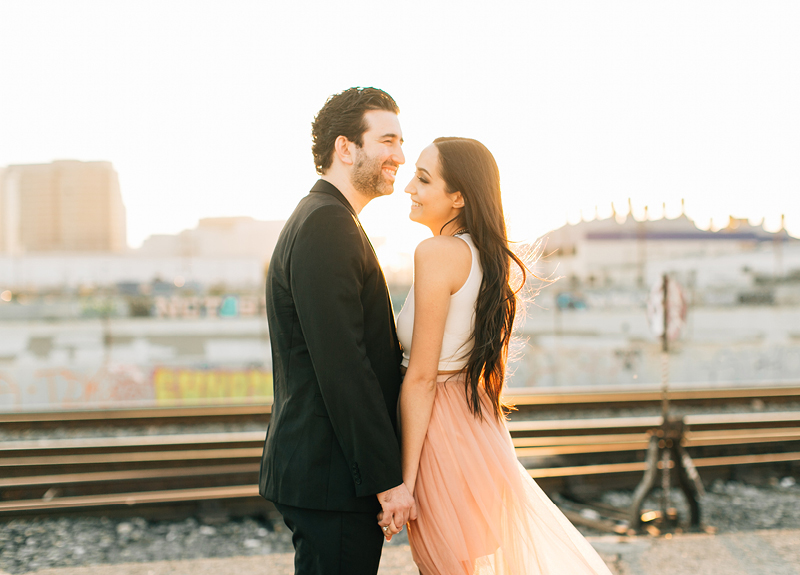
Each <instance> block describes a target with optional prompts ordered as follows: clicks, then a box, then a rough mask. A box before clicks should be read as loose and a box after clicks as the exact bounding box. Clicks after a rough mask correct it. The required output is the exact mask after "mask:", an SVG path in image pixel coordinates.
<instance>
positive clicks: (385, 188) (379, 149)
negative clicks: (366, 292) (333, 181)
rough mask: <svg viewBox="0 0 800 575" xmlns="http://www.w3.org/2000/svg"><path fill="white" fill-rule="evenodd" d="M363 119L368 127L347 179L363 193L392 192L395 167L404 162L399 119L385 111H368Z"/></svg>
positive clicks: (387, 193) (375, 195)
mask: <svg viewBox="0 0 800 575" xmlns="http://www.w3.org/2000/svg"><path fill="white" fill-rule="evenodd" d="M364 120H365V121H366V122H367V126H369V127H368V128H367V131H366V132H364V136H363V140H364V145H363V146H362V147H361V148H358V147H356V149H355V163H354V164H353V172H352V174H351V176H350V180H351V182H352V183H353V187H354V188H355V189H356V190H358V191H359V192H361V193H362V194H364V195H365V196H368V197H370V198H374V197H377V196H388V195H389V194H391V193H392V192H393V191H394V179H395V176H396V174H397V168H398V167H399V166H400V164H403V163H405V161H406V158H405V156H404V155H403V150H402V148H401V145H402V143H403V133H402V131H401V130H400V121H399V120H398V119H397V115H396V114H394V113H392V112H389V111H386V110H370V111H369V112H366V113H365V114H364Z"/></svg>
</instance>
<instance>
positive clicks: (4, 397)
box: [0, 364, 272, 412]
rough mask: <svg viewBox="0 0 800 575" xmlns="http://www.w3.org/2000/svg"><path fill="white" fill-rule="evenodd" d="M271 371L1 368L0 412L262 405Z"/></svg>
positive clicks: (113, 366)
mask: <svg viewBox="0 0 800 575" xmlns="http://www.w3.org/2000/svg"><path fill="white" fill-rule="evenodd" d="M271 396H272V373H271V372H269V371H266V370H264V369H219V368H210V369H209V368H185V367H174V366H155V367H152V368H143V367H141V366H136V365H130V364H109V365H105V366H103V367H101V368H100V369H94V370H93V369H91V368H85V369H80V368H75V367H71V368H45V369H41V368H39V369H37V368H28V369H25V368H15V369H6V370H0V412H13V411H32V410H38V409H42V410H45V409H46V410H50V409H52V410H63V409H99V408H114V407H140V406H141V407H143V406H175V405H204V404H208V405H214V404H217V405H218V404H235V403H265V402H269V401H270V400H271Z"/></svg>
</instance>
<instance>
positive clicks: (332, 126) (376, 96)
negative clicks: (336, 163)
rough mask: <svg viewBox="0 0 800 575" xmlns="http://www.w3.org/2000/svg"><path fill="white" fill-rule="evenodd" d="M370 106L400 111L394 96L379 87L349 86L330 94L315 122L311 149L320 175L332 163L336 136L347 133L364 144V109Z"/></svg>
mask: <svg viewBox="0 0 800 575" xmlns="http://www.w3.org/2000/svg"><path fill="white" fill-rule="evenodd" d="M369 110H386V111H387V112H393V113H395V114H399V113H400V108H398V107H397V103H396V102H395V101H394V99H393V98H392V97H391V96H390V95H389V94H387V93H386V92H384V91H383V90H379V89H378V88H349V89H347V90H345V91H344V92H340V93H339V94H334V95H333V96H331V97H330V98H328V101H327V102H325V105H324V106H322V109H321V110H320V111H319V113H318V114H317V117H316V118H314V121H313V122H312V124H311V140H312V142H313V144H312V146H311V152H312V153H313V154H314V165H315V166H316V168H317V173H318V174H319V175H322V174H324V173H325V171H326V170H327V169H328V168H330V167H331V163H332V162H333V148H334V143H335V142H336V138H338V137H339V136H344V137H345V138H347V139H348V140H350V141H351V142H353V143H354V144H355V145H356V146H358V147H359V148H360V147H361V146H363V145H364V137H363V136H364V132H366V131H367V128H368V126H367V122H366V120H365V119H364V113H365V112H368V111H369Z"/></svg>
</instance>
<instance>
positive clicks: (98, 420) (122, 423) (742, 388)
mask: <svg viewBox="0 0 800 575" xmlns="http://www.w3.org/2000/svg"><path fill="white" fill-rule="evenodd" d="M505 399H506V400H507V401H509V402H511V403H513V404H514V405H515V406H516V407H517V409H518V410H519V412H520V414H521V415H527V414H529V413H531V412H536V411H547V410H554V409H557V410H559V411H573V410H596V409H625V408H647V407H654V406H657V405H658V404H659V403H660V401H661V391H660V389H659V388H658V387H657V386H637V387H636V388H635V389H631V386H620V387H618V388H604V389H603V390H601V391H598V390H596V389H593V388H569V389H568V390H564V389H563V388H514V389H513V390H511V391H510V392H509V393H507V394H506V396H505ZM670 401H671V402H672V404H673V405H675V406H677V407H681V406H719V405H737V404H749V403H753V402H761V403H763V404H766V403H771V404H780V403H792V402H797V403H800V385H798V384H796V383H763V384H746V385H737V386H735V387H724V386H708V387H701V388H698V387H689V386H685V385H684V386H680V385H676V386H673V388H672V390H671V391H670ZM270 411H271V405H270V404H268V403H264V404H240V405H211V406H178V405H176V406H174V407H149V408H148V407H142V408H134V409H129V408H127V409H122V408H117V409H92V410H67V411H40V412H19V413H13V412H12V413H0V431H9V430H15V429H42V428H44V429H46V428H57V427H67V426H69V427H81V426H83V427H97V426H98V425H100V424H102V425H103V426H104V427H127V426H130V427H139V426H147V425H157V426H163V425H171V424H178V425H203V424H208V423H242V422H246V421H257V422H262V423H264V425H265V426H266V423H267V422H268V421H269V414H270Z"/></svg>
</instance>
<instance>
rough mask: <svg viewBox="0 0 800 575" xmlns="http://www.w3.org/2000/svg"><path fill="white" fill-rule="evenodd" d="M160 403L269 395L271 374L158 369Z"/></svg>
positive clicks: (157, 388)
mask: <svg viewBox="0 0 800 575" xmlns="http://www.w3.org/2000/svg"><path fill="white" fill-rule="evenodd" d="M153 386H154V387H155V398H156V401H157V402H159V403H173V402H174V401H176V400H178V401H180V402H182V403H185V402H192V401H197V402H204V400H221V399H243V398H248V399H257V398H264V397H271V396H272V373H270V372H268V371H261V370H257V369H251V370H247V371H228V370H218V369H215V370H205V369H181V368H170V367H158V368H156V369H155V370H154V372H153Z"/></svg>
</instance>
